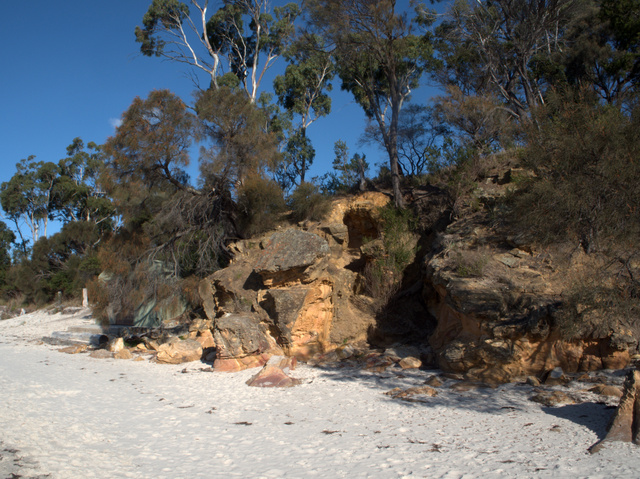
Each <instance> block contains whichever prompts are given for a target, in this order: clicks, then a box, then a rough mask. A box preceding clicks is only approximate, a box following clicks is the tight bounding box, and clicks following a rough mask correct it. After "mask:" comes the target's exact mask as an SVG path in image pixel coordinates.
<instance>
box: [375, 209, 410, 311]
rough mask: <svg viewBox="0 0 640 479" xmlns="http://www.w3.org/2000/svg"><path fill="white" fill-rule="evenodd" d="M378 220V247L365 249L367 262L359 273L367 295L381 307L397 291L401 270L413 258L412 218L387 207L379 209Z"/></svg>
mask: <svg viewBox="0 0 640 479" xmlns="http://www.w3.org/2000/svg"><path fill="white" fill-rule="evenodd" d="M379 218H380V243H381V245H377V246H378V247H371V248H368V250H369V251H370V255H371V259H370V261H369V262H368V263H367V265H366V266H365V270H364V273H363V274H364V285H365V290H366V292H367V294H369V295H370V296H371V297H372V298H375V299H376V302H377V303H378V304H379V305H380V306H384V305H386V304H387V303H388V301H389V300H390V299H391V298H392V297H393V295H395V294H396V293H397V292H398V290H399V289H400V286H401V284H402V279H403V274H404V271H405V269H406V268H407V266H409V264H411V263H412V262H413V260H414V259H415V253H416V235H415V234H414V230H415V228H416V219H415V217H414V216H413V214H412V212H411V211H410V210H408V209H397V208H396V207H395V206H393V205H391V204H389V205H387V206H384V207H382V208H380V210H379ZM365 247H366V244H365Z"/></svg>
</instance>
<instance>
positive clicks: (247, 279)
mask: <svg viewBox="0 0 640 479" xmlns="http://www.w3.org/2000/svg"><path fill="white" fill-rule="evenodd" d="M387 202H388V197H387V196H385V195H383V194H380V193H365V194H363V195H360V196H358V197H355V198H351V199H348V200H342V201H337V202H336V203H335V204H334V208H333V211H332V212H331V213H330V214H329V217H328V218H327V220H326V221H325V222H322V223H313V224H312V223H309V224H306V225H304V227H303V228H302V229H301V228H289V229H284V230H280V231H277V232H275V233H273V234H271V235H269V236H267V237H264V238H259V239H252V240H245V241H242V242H238V243H236V244H235V245H233V246H232V248H233V249H234V250H235V251H236V256H235V258H234V260H233V262H232V264H231V265H230V266H229V267H227V268H225V269H223V270H220V271H217V272H216V273H214V274H213V275H211V276H210V277H209V278H207V279H205V280H203V281H202V283H201V284H200V288H199V291H200V295H201V297H202V300H203V309H204V311H205V313H206V315H207V317H208V318H209V319H210V320H211V321H212V324H213V328H212V329H213V337H214V342H215V345H216V359H215V363H214V367H216V369H219V370H220V369H222V370H235V369H242V368H245V367H252V366H257V365H262V364H264V361H265V357H267V358H268V356H269V355H271V354H285V355H288V356H293V357H296V358H299V359H303V360H306V359H309V358H310V357H312V356H314V355H317V354H320V353H323V352H326V351H328V350H330V349H332V348H335V347H336V346H339V345H341V344H344V343H345V342H348V341H355V340H363V339H366V337H367V331H368V329H369V328H370V327H371V326H372V325H373V324H375V321H376V320H375V317H374V315H373V314H372V312H371V311H370V310H368V309H367V308H366V307H362V302H361V303H358V301H357V300H356V298H355V297H356V292H357V290H358V287H359V285H358V281H359V273H358V268H361V266H362V265H358V266H356V267H354V266H353V264H354V263H357V262H358V261H360V260H361V256H362V255H361V252H360V246H361V245H362V243H363V239H364V238H375V237H377V236H378V234H379V233H378V231H377V222H376V220H375V218H376V215H377V211H378V208H379V207H380V206H382V205H384V204H386V203H387Z"/></svg>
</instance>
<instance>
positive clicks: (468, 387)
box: [449, 381, 490, 392]
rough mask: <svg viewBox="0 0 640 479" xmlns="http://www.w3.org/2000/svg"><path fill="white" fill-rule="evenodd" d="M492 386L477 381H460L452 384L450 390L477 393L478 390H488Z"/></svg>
mask: <svg viewBox="0 0 640 479" xmlns="http://www.w3.org/2000/svg"><path fill="white" fill-rule="evenodd" d="M488 387H490V385H488V384H484V383H478V382H475V381H459V382H455V383H453V384H451V386H449V389H451V390H452V391H457V392H467V391H477V390H478V389H483V388H488Z"/></svg>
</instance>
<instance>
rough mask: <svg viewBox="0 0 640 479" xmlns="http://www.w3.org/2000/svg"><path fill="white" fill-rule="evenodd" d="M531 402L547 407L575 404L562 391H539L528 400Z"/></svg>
mask: <svg viewBox="0 0 640 479" xmlns="http://www.w3.org/2000/svg"><path fill="white" fill-rule="evenodd" d="M530 400H531V401H533V402H537V403H539V404H542V405H543V406H547V407H556V406H561V405H565V404H575V400H574V399H572V398H571V397H569V396H568V395H567V394H565V393H563V392H562V391H540V392H539V393H538V394H536V395H534V396H532V397H531V398H530Z"/></svg>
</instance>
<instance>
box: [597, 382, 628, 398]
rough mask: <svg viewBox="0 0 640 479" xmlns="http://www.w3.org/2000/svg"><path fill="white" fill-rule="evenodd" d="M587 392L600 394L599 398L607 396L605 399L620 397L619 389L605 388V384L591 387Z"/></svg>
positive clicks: (613, 387)
mask: <svg viewBox="0 0 640 479" xmlns="http://www.w3.org/2000/svg"><path fill="white" fill-rule="evenodd" d="M589 392H592V393H596V394H600V395H601V396H607V397H614V398H621V397H622V391H621V390H620V388H617V387H615V386H607V385H605V384H598V385H596V386H594V387H592V388H591V389H589Z"/></svg>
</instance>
